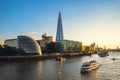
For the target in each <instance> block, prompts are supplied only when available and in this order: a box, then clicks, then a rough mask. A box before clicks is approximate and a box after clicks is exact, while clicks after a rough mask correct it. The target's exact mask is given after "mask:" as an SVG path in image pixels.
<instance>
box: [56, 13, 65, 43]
mask: <svg viewBox="0 0 120 80" xmlns="http://www.w3.org/2000/svg"><path fill="white" fill-rule="evenodd" d="M63 39H64V36H63V25H62V18H61V13H60V12H59V16H58V24H57V34H56V41H59V40H63Z"/></svg>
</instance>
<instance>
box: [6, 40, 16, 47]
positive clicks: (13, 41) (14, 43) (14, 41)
mask: <svg viewBox="0 0 120 80" xmlns="http://www.w3.org/2000/svg"><path fill="white" fill-rule="evenodd" d="M4 43H5V45H6V46H9V47H15V48H18V43H17V39H7V40H5V42H4Z"/></svg>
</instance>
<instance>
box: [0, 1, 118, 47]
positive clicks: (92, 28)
mask: <svg viewBox="0 0 120 80" xmlns="http://www.w3.org/2000/svg"><path fill="white" fill-rule="evenodd" d="M59 11H61V14H62V22H63V29H64V30H63V31H64V38H65V39H69V40H75V41H81V42H83V45H84V44H86V45H87V44H91V43H92V42H96V44H98V45H103V46H112V45H118V46H119V45H120V37H119V34H120V0H0V42H1V41H3V40H5V39H10V38H16V37H17V36H18V35H22V34H25V35H29V36H31V37H33V38H34V39H41V35H42V34H43V33H45V32H46V33H47V34H48V35H50V36H53V37H54V40H55V37H56V30H57V19H58V13H59Z"/></svg>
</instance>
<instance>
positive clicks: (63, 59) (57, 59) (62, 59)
mask: <svg viewBox="0 0 120 80" xmlns="http://www.w3.org/2000/svg"><path fill="white" fill-rule="evenodd" d="M65 60H66V58H65V57H57V58H56V61H65Z"/></svg>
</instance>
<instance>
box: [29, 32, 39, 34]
mask: <svg viewBox="0 0 120 80" xmlns="http://www.w3.org/2000/svg"><path fill="white" fill-rule="evenodd" d="M27 34H39V33H38V32H27Z"/></svg>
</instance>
